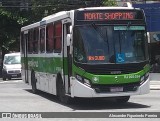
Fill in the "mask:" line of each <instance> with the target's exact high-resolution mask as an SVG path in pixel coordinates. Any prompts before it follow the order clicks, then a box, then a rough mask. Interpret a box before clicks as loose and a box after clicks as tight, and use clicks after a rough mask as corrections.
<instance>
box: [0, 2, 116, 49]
mask: <svg viewBox="0 0 160 121" xmlns="http://www.w3.org/2000/svg"><path fill="white" fill-rule="evenodd" d="M12 4H13V5H15V4H16V3H12ZM115 4H116V1H115V0H30V3H29V4H28V5H29V8H27V9H25V8H24V9H23V10H20V8H17V7H15V8H14V7H10V8H3V9H2V8H0V28H1V29H0V48H3V49H7V50H9V49H11V47H13V46H12V45H14V46H15V43H17V45H18V43H19V36H20V35H19V34H20V28H21V27H22V26H25V25H28V24H31V23H34V22H37V21H40V20H41V19H42V18H43V17H45V16H47V15H51V14H54V13H56V12H59V11H66V10H71V9H78V8H81V7H94V6H114V5H115Z"/></svg>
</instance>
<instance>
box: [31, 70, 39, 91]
mask: <svg viewBox="0 0 160 121" xmlns="http://www.w3.org/2000/svg"><path fill="white" fill-rule="evenodd" d="M31 86H32V92H33V93H34V94H36V93H37V92H38V90H37V86H36V78H35V73H34V72H32V73H31Z"/></svg>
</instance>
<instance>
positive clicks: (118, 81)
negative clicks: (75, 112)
mask: <svg viewBox="0 0 160 121" xmlns="http://www.w3.org/2000/svg"><path fill="white" fill-rule="evenodd" d="M147 41H148V40H147V31H146V20H145V15H144V12H143V10H141V9H138V8H133V7H88V8H79V9H76V10H70V11H61V12H58V13H55V14H53V15H49V16H47V17H44V18H42V20H41V21H39V22H36V23H33V24H30V25H27V26H24V27H22V28H21V43H20V45H21V63H22V79H23V81H24V82H26V83H28V84H29V85H31V87H32V91H33V93H37V91H39V90H41V91H44V92H47V93H50V94H53V95H56V96H57V97H58V98H59V100H60V101H61V102H63V103H69V102H70V100H72V99H73V98H76V97H78V98H113V99H114V100H115V102H118V103H125V102H127V101H128V100H129V98H130V96H132V95H142V94H147V93H149V90H150V86H149V85H150V83H149V70H150V66H149V54H148V43H147Z"/></svg>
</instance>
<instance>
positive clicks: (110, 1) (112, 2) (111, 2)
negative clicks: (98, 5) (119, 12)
mask: <svg viewBox="0 0 160 121" xmlns="http://www.w3.org/2000/svg"><path fill="white" fill-rule="evenodd" d="M102 4H103V5H104V6H116V0H103V3H102Z"/></svg>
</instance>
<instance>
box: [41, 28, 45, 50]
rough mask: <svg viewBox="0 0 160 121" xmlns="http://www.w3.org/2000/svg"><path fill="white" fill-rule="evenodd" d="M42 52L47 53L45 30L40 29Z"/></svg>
mask: <svg viewBox="0 0 160 121" xmlns="http://www.w3.org/2000/svg"><path fill="white" fill-rule="evenodd" d="M40 52H41V53H44V52H45V28H41V29H40Z"/></svg>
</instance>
